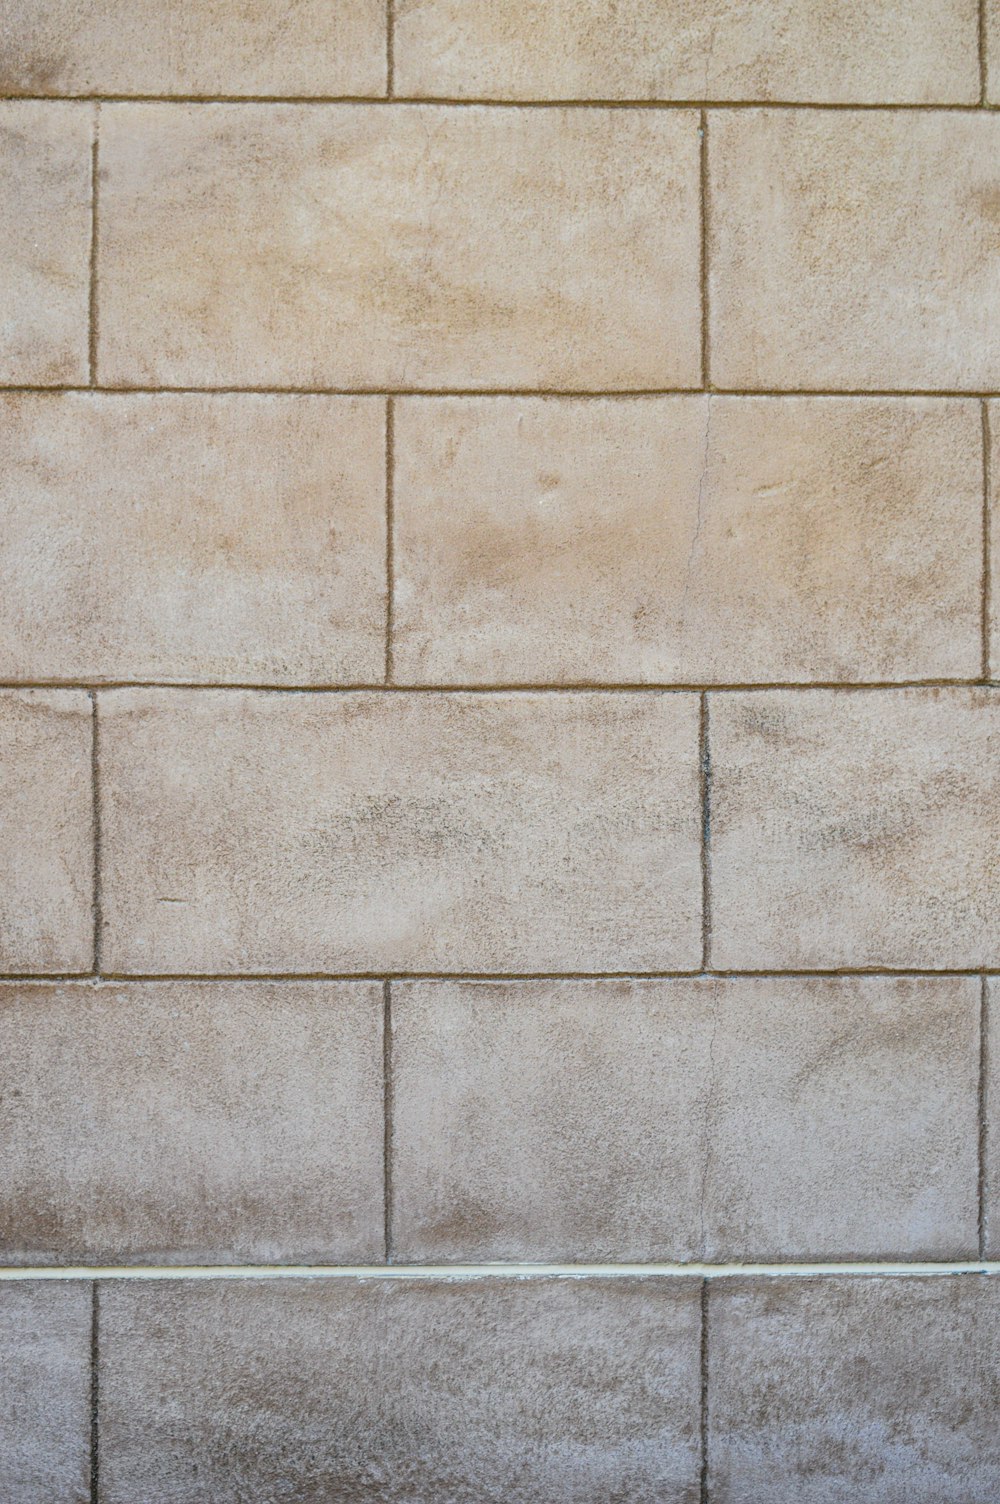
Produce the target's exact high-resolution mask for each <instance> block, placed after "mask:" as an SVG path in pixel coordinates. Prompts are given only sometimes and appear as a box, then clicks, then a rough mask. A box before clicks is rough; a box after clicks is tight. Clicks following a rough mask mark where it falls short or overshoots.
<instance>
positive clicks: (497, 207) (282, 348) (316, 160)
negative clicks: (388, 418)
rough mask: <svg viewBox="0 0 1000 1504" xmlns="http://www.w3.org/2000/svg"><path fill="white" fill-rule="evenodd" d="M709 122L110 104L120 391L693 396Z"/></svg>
mask: <svg viewBox="0 0 1000 1504" xmlns="http://www.w3.org/2000/svg"><path fill="white" fill-rule="evenodd" d="M697 127H698V117H697V114H696V113H695V112H694V111H679V112H671V113H668V114H657V113H647V112H639V111H628V110H624V111H623V110H544V111H539V110H523V111H515V110H488V109H485V110H477V109H462V108H452V109H447V108H439V109H434V108H425V107H421V106H414V107H402V106H400V107H396V108H391V109H387V108H382V107H379V106H377V105H331V106H319V105H317V106H301V105H300V106H296V105H267V106H259V105H185V106H178V105H152V104H150V105H112V106H108V107H106V108H105V109H104V110H103V111H102V116H101V164H102V167H101V172H102V176H101V243H100V258H99V278H100V308H101V317H100V362H99V365H100V371H101V375H102V379H103V380H104V381H105V382H107V383H108V384H110V385H112V386H115V385H128V384H130V383H135V382H138V383H140V384H150V383H152V384H155V383H161V382H162V383H165V384H167V385H192V386H201V385H212V384H218V383H221V384H223V385H234V386H255V385H270V386H317V385H318V386H327V385H329V386H349V387H373V386H374V387H384V386H387V385H388V386H395V387H422V386H430V387H442V386H456V387H470V386H471V387H494V386H525V387H548V386H570V387H573V388H577V387H578V388H583V389H587V390H589V389H592V388H595V387H596V388H605V387H609V388H615V389H617V388H619V387H636V386H640V387H641V386H653V387H659V386H664V385H672V384H676V383H682V384H685V383H686V384H694V383H696V382H697V381H698V379H699V370H700V353H699V351H700V319H701V311H700V309H701V302H700V290H699V208H698V200H699V191H698V135H697Z"/></svg>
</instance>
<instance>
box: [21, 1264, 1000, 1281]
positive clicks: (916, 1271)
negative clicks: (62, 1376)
mask: <svg viewBox="0 0 1000 1504" xmlns="http://www.w3.org/2000/svg"><path fill="white" fill-rule="evenodd" d="M946 1274H998V1275H1000V1261H998V1260H995V1259H993V1260H989V1259H987V1260H977V1261H975V1262H964V1263H917V1264H901V1263H846V1262H845V1263H815V1264H389V1265H385V1264H354V1265H348V1264H298V1265H296V1264H218V1265H215V1264H199V1265H177V1266H170V1265H145V1264H115V1265H106V1266H102V1265H93V1266H92V1265H83V1264H80V1265H71V1266H68V1267H65V1268H54V1267H52V1266H47V1267H43V1268H23V1269H21V1268H19V1269H12V1268H0V1281H8V1282H11V1283H15V1282H17V1281H21V1280H39V1279H51V1280H94V1279H108V1280H110V1279H118V1280H148V1279H172V1280H192V1279H229V1280H232V1279H392V1280H407V1279H409V1280H417V1279H423V1280H446V1281H447V1280H456V1281H458V1280H470V1279H636V1278H640V1279H647V1278H648V1279H732V1278H747V1277H752V1278H754V1279H786V1278H796V1279H809V1278H817V1277H821V1276H824V1275H825V1276H832V1275H865V1276H869V1277H870V1276H873V1275H885V1276H891V1277H893V1278H913V1277H917V1276H925V1275H946Z"/></svg>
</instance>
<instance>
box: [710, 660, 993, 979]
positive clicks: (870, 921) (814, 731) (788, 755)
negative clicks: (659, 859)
mask: <svg viewBox="0 0 1000 1504" xmlns="http://www.w3.org/2000/svg"><path fill="white" fill-rule="evenodd" d="M998 733H1000V698H998V696H997V695H996V693H994V692H993V691H991V690H975V689H967V690H966V689H913V690H898V691H893V692H892V693H891V694H884V693H883V694H880V693H879V692H877V691H860V692H857V693H851V694H842V695H841V694H837V692H836V691H822V690H811V691H804V692H798V693H793V692H782V691H777V692H774V693H772V694H762V695H756V694H734V695H732V696H726V697H725V698H721V697H720V699H719V700H718V701H716V702H715V703H714V704H713V707H712V897H713V901H712V914H713V936H712V955H713V962H714V964H715V965H716V966H719V967H723V968H729V967H734V968H741V967H749V968H753V969H761V968H767V967H771V966H776V967H793V968H794V967H805V968H811V967H823V968H826V967H838V966H851V967H864V966H900V967H921V966H926V967H932V968H935V969H946V968H948V967H956V968H964V967H978V966H993V965H996V964H997V960H998V955H1000V952H998V950H997V944H998V942H997V933H998V925H997V921H998V917H1000V916H998V909H997V903H998V893H1000V800H998V788H997V780H998V773H997V761H996V752H995V747H996V738H997V735H998Z"/></svg>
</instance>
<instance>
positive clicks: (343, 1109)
mask: <svg viewBox="0 0 1000 1504" xmlns="http://www.w3.org/2000/svg"><path fill="white" fill-rule="evenodd" d="M0 1140H2V1142H3V1143H4V1145H5V1146H6V1147H5V1149H4V1151H3V1175H2V1179H0V1263H4V1264H28V1265H38V1264H50V1263H56V1264H59V1263H63V1264H65V1263H70V1264H72V1263H78V1264H105V1263H106V1264H115V1263H121V1262H129V1263H147V1264H157V1263H167V1264H200V1263H222V1264H228V1263H238V1262H249V1263H272V1262H273V1263H321V1264H322V1263H337V1262H351V1261H354V1262H358V1263H369V1262H375V1261H378V1260H380V1259H381V1257H382V1252H383V1241H382V1233H383V1197H382V988H381V986H380V985H379V984H378V983H376V982H368V983H365V982H358V983H350V982H284V983H282V982H177V983H173V982H157V983H151V984H147V985H140V984H126V985H124V986H123V985H109V984H107V983H102V984H99V985H97V986H95V985H94V984H93V983H85V982H78V983H67V984H63V985H61V986H52V985H48V984H41V983H25V984H23V985H21V986H6V987H0Z"/></svg>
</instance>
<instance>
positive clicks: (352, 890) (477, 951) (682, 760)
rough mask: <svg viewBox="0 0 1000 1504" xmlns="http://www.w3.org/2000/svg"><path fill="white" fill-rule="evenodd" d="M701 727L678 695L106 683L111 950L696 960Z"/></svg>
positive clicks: (553, 962) (239, 964) (310, 958)
mask: <svg viewBox="0 0 1000 1504" xmlns="http://www.w3.org/2000/svg"><path fill="white" fill-rule="evenodd" d="M697 723H698V702H697V699H696V698H695V696H693V695H683V694H665V695H658V696H655V697H654V696H648V695H644V696H637V695H632V696H629V695H617V694H603V695H602V694H599V693H596V694H568V695H560V696H544V695H525V694H510V695H503V694H496V695H461V696H458V695H440V694H392V695H385V694H378V693H371V694H364V693H354V694H351V693H346V694H340V695H328V696H324V695H305V696H286V695H268V694H258V695H255V694H250V693H246V692H240V691H235V692H232V693H225V692H222V691H219V692H216V691H211V690H205V691H198V690H193V691H191V690H189V691H184V690H177V691H156V690H113V691H109V692H108V693H106V694H104V695H102V696H101V728H102V729H101V757H102V779H103V789H104V794H103V823H104V856H105V869H104V874H105V875H104V917H105V921H106V929H105V951H104V955H105V965H106V966H107V967H108V968H109V969H110V970H112V971H130V972H149V971H154V972H158V971H176V972H189V971H218V970H220V969H221V970H227V971H315V970H323V971H360V972H368V971H376V972H377V971H381V970H389V971H435V970H438V969H440V970H444V971H491V970H524V971H558V970H583V971H600V970H607V969H611V968H619V967H620V968H622V969H625V968H636V969H639V970H655V969H667V968H675V967H690V968H692V969H693V968H695V967H696V966H697V965H698V963H699V957H700V953H701V875H700V867H699V834H700V806H699V789H698V724H697ZM169 899H173V900H174V901H173V902H169V901H165V900H169ZM177 900H180V901H177Z"/></svg>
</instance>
